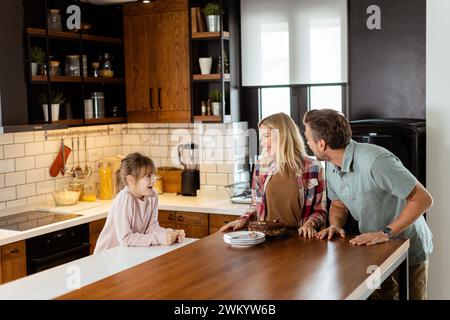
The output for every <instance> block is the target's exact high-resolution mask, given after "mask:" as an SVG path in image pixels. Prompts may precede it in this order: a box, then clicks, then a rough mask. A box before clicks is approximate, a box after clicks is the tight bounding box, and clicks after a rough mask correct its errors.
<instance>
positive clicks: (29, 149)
mask: <svg viewBox="0 0 450 320" xmlns="http://www.w3.org/2000/svg"><path fill="white" fill-rule="evenodd" d="M43 153H44V143H43V142H31V143H26V144H25V155H26V156H34V155H40V154H43Z"/></svg>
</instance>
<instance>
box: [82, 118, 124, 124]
mask: <svg viewBox="0 0 450 320" xmlns="http://www.w3.org/2000/svg"><path fill="white" fill-rule="evenodd" d="M126 121H127V118H126V117H108V118H98V119H85V120H84V122H85V123H86V124H106V123H118V122H126Z"/></svg>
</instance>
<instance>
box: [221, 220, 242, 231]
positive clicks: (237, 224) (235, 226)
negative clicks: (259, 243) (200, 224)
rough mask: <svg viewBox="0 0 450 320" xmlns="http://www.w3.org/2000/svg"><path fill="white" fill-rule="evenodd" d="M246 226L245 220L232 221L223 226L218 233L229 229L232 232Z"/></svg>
mask: <svg viewBox="0 0 450 320" xmlns="http://www.w3.org/2000/svg"><path fill="white" fill-rule="evenodd" d="M246 224H247V220H245V219H238V220H234V221H231V222H229V223H227V224H226V225H224V226H223V227H222V228H220V230H219V231H222V232H223V231H225V230H228V229H231V228H233V230H237V229H241V228H243V227H245V226H246Z"/></svg>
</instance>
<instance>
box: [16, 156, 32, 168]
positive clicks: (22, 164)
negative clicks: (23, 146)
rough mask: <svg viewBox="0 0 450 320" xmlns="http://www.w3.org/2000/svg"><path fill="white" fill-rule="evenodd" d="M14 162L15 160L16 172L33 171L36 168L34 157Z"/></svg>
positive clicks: (18, 159)
mask: <svg viewBox="0 0 450 320" xmlns="http://www.w3.org/2000/svg"><path fill="white" fill-rule="evenodd" d="M15 160H16V170H17V171H20V170H28V169H34V168H35V167H36V164H35V158H34V156H31V157H23V158H16V159H15Z"/></svg>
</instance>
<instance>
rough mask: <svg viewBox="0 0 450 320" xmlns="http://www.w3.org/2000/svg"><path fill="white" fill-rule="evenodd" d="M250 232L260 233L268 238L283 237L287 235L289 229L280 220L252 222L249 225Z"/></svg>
mask: <svg viewBox="0 0 450 320" xmlns="http://www.w3.org/2000/svg"><path fill="white" fill-rule="evenodd" d="M248 230H249V231H260V232H262V233H264V234H265V235H266V237H282V236H286V235H287V231H288V230H287V227H286V225H285V224H283V223H281V222H280V221H279V220H272V221H251V222H250V223H249V225H248Z"/></svg>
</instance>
